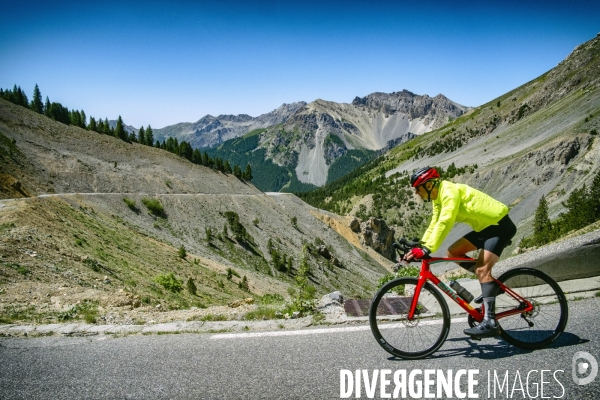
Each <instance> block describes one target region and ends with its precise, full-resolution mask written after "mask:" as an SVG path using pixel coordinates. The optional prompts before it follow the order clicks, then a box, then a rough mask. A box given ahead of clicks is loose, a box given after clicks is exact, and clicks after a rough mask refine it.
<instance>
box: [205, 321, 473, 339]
mask: <svg viewBox="0 0 600 400" xmlns="http://www.w3.org/2000/svg"><path fill="white" fill-rule="evenodd" d="M450 321H451V322H452V323H455V322H456V323H459V322H467V318H454V319H452V320H450ZM441 323H442V321H441V320H435V321H421V322H420V324H422V325H438V324H441ZM394 326H395V327H397V325H394ZM389 327H390V328H391V327H392V324H390V326H389ZM385 328H386V326H383V327H381V328H380V329H385ZM369 330H371V327H370V326H346V327H344V328H323V329H302V330H298V331H275V332H248V333H220V334H216V335H212V336H211V337H210V338H211V339H215V340H218V339H248V338H257V337H273V336H297V335H316V334H324V333H344V332H359V331H369Z"/></svg>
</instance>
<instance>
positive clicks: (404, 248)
mask: <svg viewBox="0 0 600 400" xmlns="http://www.w3.org/2000/svg"><path fill="white" fill-rule="evenodd" d="M420 244H421V241H420V240H419V239H412V240H408V239H406V238H400V239H398V240H397V241H396V242H394V244H393V245H392V246H393V247H394V249H396V252H397V253H398V255H399V256H400V258H399V260H398V263H397V264H396V265H394V268H393V269H394V272H396V271H398V269H399V268H403V267H404V266H407V265H408V262H407V261H406V260H404V256H405V255H406V253H408V252H409V251H410V250H411V249H412V248H414V247H417V246H419V245H420ZM411 262H418V260H416V259H413V260H411Z"/></svg>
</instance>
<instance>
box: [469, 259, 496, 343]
mask: <svg viewBox="0 0 600 400" xmlns="http://www.w3.org/2000/svg"><path fill="white" fill-rule="evenodd" d="M497 261H498V256H497V255H495V254H494V253H492V252H491V251H488V250H483V249H482V250H481V251H480V252H479V257H478V258H477V264H476V268H475V274H476V275H477V279H479V283H480V284H481V294H482V296H481V299H482V302H483V308H484V310H485V316H484V318H483V321H481V323H480V324H479V325H477V326H476V327H473V328H470V329H465V330H464V333H465V334H467V335H470V336H472V337H476V338H477V337H479V338H481V337H491V336H497V335H498V334H499V333H500V330H499V329H498V324H497V323H496V316H495V306H496V304H495V303H496V293H497V290H498V284H497V283H496V282H495V281H494V278H493V277H492V267H493V266H494V265H495V264H496V262H497Z"/></svg>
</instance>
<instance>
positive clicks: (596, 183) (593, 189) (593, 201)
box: [588, 171, 600, 222]
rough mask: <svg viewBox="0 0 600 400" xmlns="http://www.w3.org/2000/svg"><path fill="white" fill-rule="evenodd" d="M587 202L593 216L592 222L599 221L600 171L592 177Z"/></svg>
mask: <svg viewBox="0 0 600 400" xmlns="http://www.w3.org/2000/svg"><path fill="white" fill-rule="evenodd" d="M588 201H589V203H590V204H589V209H590V212H591V213H592V215H593V216H594V220H595V221H598V220H599V219H600V171H598V173H597V174H596V176H595V177H594V180H593V181H592V185H591V186H590V192H589V195H588ZM595 221H592V222H595Z"/></svg>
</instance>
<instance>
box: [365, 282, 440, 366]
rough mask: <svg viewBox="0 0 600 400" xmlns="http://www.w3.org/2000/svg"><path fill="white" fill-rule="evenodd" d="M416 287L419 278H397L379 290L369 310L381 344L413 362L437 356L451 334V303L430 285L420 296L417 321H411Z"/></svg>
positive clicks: (370, 320)
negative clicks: (437, 352)
mask: <svg viewBox="0 0 600 400" xmlns="http://www.w3.org/2000/svg"><path fill="white" fill-rule="evenodd" d="M416 288H417V279H416V278H410V277H403V278H398V279H394V280H393V281H390V282H388V283H386V284H385V285H384V286H382V287H381V289H379V291H378V292H377V293H376V294H375V297H374V298H373V301H372V303H371V306H370V308H369V323H370V325H371V331H372V332H373V335H374V336H375V339H376V340H377V343H379V345H380V346H381V347H383V348H384V349H385V350H386V351H387V352H389V353H390V354H392V355H394V356H396V357H401V358H405V359H409V360H414V359H419V358H423V357H427V356H428V355H430V354H432V353H434V352H435V351H436V350H438V349H439V348H440V347H441V346H442V344H444V341H445V340H446V337H448V332H449V331H450V311H449V310H448V304H446V301H445V300H444V298H443V297H442V294H441V293H440V292H439V291H438V290H436V289H435V288H434V287H433V285H431V284H430V283H426V284H425V285H424V286H423V289H422V290H421V292H420V293H419V302H418V304H417V311H416V313H415V316H414V318H412V319H410V320H409V319H408V312H409V310H410V305H411V302H412V298H413V296H414V295H415V292H416Z"/></svg>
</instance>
